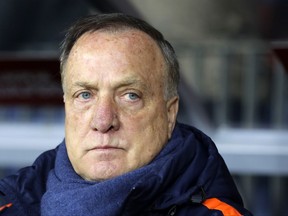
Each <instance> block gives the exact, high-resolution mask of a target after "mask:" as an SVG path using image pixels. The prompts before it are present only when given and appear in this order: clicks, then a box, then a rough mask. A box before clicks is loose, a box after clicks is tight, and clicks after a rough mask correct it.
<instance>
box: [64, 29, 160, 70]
mask: <svg viewBox="0 0 288 216" xmlns="http://www.w3.org/2000/svg"><path fill="white" fill-rule="evenodd" d="M85 53H93V54H95V56H97V55H110V56H113V58H115V57H117V54H119V56H123V55H124V56H126V57H127V58H130V60H131V61H130V62H132V61H134V62H135V65H137V64H138V65H140V64H141V65H142V64H147V67H148V66H151V67H152V66H155V67H156V68H161V69H163V68H164V67H165V60H164V57H163V55H162V52H161V50H160V48H159V47H158V44H157V43H156V42H155V41H154V40H153V39H152V38H151V37H150V36H149V35H148V34H146V33H144V32H142V31H139V30H134V29H126V30H121V31H113V32H112V31H104V30H101V31H96V32H87V33H85V34H83V35H82V36H81V37H80V38H79V39H78V40H77V41H76V43H75V44H74V46H73V47H72V50H71V52H70V55H69V57H68V62H69V59H71V58H72V59H75V57H76V56H78V57H81V55H85ZM120 54H121V55H120ZM70 63H71V62H70Z"/></svg>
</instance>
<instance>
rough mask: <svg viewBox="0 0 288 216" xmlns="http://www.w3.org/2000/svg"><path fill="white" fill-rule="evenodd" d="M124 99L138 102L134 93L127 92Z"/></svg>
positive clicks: (137, 97)
mask: <svg viewBox="0 0 288 216" xmlns="http://www.w3.org/2000/svg"><path fill="white" fill-rule="evenodd" d="M126 98H127V99H129V100H132V101H134V100H138V99H139V96H138V94H136V93H134V92H129V93H127V94H126Z"/></svg>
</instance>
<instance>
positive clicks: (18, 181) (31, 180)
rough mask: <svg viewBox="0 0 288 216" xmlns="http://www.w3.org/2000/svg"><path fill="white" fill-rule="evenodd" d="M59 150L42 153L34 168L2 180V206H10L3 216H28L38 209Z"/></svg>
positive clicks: (0, 192)
mask: <svg viewBox="0 0 288 216" xmlns="http://www.w3.org/2000/svg"><path fill="white" fill-rule="evenodd" d="M57 149H58V147H57V148H55V149H52V150H49V151H46V152H44V153H42V154H41V155H40V156H39V157H38V158H37V159H36V160H35V162H34V163H33V165H32V166H28V167H25V168H22V169H20V170H19V171H18V172H17V173H16V174H14V175H10V176H7V177H5V178H3V179H1V180H0V197H1V199H2V201H3V203H2V204H3V205H2V206H3V207H5V206H4V205H7V204H8V206H6V207H9V208H6V209H4V208H2V211H0V212H1V213H0V215H1V216H2V215H3V216H4V215H11V216H12V215H14V214H13V213H14V212H17V213H16V214H15V215H26V214H27V212H29V211H30V210H31V209H34V208H38V206H39V203H40V200H41V197H42V195H43V194H44V192H45V190H46V180H47V178H48V174H49V172H50V170H51V169H53V168H54V163H55V157H56V153H57ZM10 205H11V207H10ZM29 209H30V210H29ZM31 211H33V210H31ZM6 212H7V214H6ZM19 212H23V214H22V213H21V214H19ZM24 212H26V214H24ZM27 215H29V214H27ZM31 215H33V214H31Z"/></svg>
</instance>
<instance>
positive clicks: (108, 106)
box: [91, 97, 120, 133]
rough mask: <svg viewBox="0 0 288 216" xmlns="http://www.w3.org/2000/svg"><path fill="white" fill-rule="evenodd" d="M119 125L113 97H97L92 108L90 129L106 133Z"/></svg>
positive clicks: (116, 128)
mask: <svg viewBox="0 0 288 216" xmlns="http://www.w3.org/2000/svg"><path fill="white" fill-rule="evenodd" d="M119 126H120V122H119V119H118V116H117V107H116V105H115V103H114V101H113V99H110V98H109V97H101V98H98V100H97V102H96V104H95V109H94V110H93V117H92V121H91V127H92V129H93V130H96V131H99V132H101V133H107V132H108V131H113V130H114V131H115V130H118V129H119Z"/></svg>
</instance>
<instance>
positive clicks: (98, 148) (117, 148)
mask: <svg viewBox="0 0 288 216" xmlns="http://www.w3.org/2000/svg"><path fill="white" fill-rule="evenodd" d="M90 150H92V151H113V150H124V149H123V148H119V147H115V146H97V147H94V148H92V149H90Z"/></svg>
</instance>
